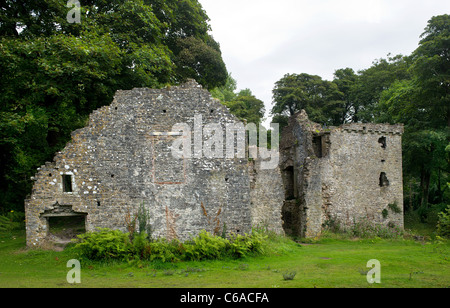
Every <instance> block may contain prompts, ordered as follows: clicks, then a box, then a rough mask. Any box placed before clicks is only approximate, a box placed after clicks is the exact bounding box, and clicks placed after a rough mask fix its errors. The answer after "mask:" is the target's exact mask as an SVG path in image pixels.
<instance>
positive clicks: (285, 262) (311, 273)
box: [0, 231, 450, 288]
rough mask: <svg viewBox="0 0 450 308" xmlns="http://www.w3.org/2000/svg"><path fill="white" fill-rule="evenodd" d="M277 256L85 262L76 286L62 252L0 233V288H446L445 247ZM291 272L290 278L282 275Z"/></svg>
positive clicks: (321, 248) (304, 248) (323, 246)
mask: <svg viewBox="0 0 450 308" xmlns="http://www.w3.org/2000/svg"><path fill="white" fill-rule="evenodd" d="M271 245H273V246H276V247H277V251H278V253H276V254H275V253H272V254H270V255H267V256H257V257H251V258H245V259H240V260H225V261H224V260H221V261H204V262H179V263H175V264H165V263H145V262H129V263H127V262H122V263H119V262H116V263H109V264H108V263H104V262H89V263H82V264H81V284H73V285H72V284H69V283H68V282H67V280H66V275H67V273H68V271H69V270H70V268H67V267H66V264H67V261H68V260H70V259H73V258H74V256H73V255H72V254H71V251H70V249H66V250H65V251H63V252H53V251H42V250H27V249H26V248H25V232H23V231H15V232H9V233H7V232H3V233H0V287H13V288H17V287H37V288H46V287H70V288H77V287H83V288H91V287H113V288H119V287H120V288H124V287H125V288H126V287H147V288H313V287H318V288H326V287H331V288H335V287H353V288H380V287H381V288H438V287H450V266H449V265H450V241H448V240H447V241H433V242H426V243H421V242H416V241H412V240H381V239H374V240H370V239H364V240H343V239H333V238H324V239H320V240H318V241H316V242H315V243H314V244H302V245H299V244H296V243H294V242H292V241H287V240H283V241H279V242H272V243H271ZM371 259H377V260H379V261H380V264H381V283H380V284H372V285H371V284H369V283H368V282H367V278H366V276H367V275H366V273H367V271H368V270H370V268H367V267H366V265H367V262H368V261H369V260H371ZM287 271H290V272H291V271H295V272H296V275H295V278H294V279H293V280H284V279H283V273H285V272H287Z"/></svg>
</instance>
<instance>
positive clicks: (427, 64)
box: [411, 15, 450, 127]
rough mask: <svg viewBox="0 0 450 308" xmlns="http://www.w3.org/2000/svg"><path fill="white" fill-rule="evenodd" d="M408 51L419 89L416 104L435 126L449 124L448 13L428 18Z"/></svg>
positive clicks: (449, 21) (449, 53) (449, 29)
mask: <svg viewBox="0 0 450 308" xmlns="http://www.w3.org/2000/svg"><path fill="white" fill-rule="evenodd" d="M421 38H422V40H421V41H420V43H419V47H418V48H417V49H416V50H415V51H414V52H413V54H412V61H413V64H412V66H411V71H412V73H413V74H414V76H415V82H416V85H417V87H419V88H420V89H421V91H420V97H419V100H418V107H420V108H425V109H427V110H428V111H429V112H430V113H432V114H433V115H434V117H435V121H434V123H435V125H437V126H442V125H446V126H447V127H450V15H440V16H435V17H433V18H431V19H430V20H429V22H428V25H427V27H426V28H425V32H424V33H423V34H422V35H421Z"/></svg>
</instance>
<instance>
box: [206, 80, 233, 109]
mask: <svg viewBox="0 0 450 308" xmlns="http://www.w3.org/2000/svg"><path fill="white" fill-rule="evenodd" d="M236 90H237V83H236V80H235V79H234V78H233V77H232V76H231V74H229V75H228V77H227V81H226V83H225V85H223V86H220V87H216V88H214V89H212V90H210V92H211V95H212V97H214V98H216V99H218V100H219V101H221V102H222V103H225V102H230V101H232V100H233V99H234V98H235V97H236V95H237V94H236V93H235V91H236Z"/></svg>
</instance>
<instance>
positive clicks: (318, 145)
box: [313, 136, 323, 158]
mask: <svg viewBox="0 0 450 308" xmlns="http://www.w3.org/2000/svg"><path fill="white" fill-rule="evenodd" d="M313 148H314V154H315V155H316V157H317V158H322V157H323V148H322V136H315V137H313Z"/></svg>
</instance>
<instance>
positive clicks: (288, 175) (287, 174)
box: [284, 166, 295, 200]
mask: <svg viewBox="0 0 450 308" xmlns="http://www.w3.org/2000/svg"><path fill="white" fill-rule="evenodd" d="M284 181H285V195H286V200H294V199H295V184H294V183H295V176H294V167H293V166H289V167H287V168H286V169H285V170H284Z"/></svg>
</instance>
